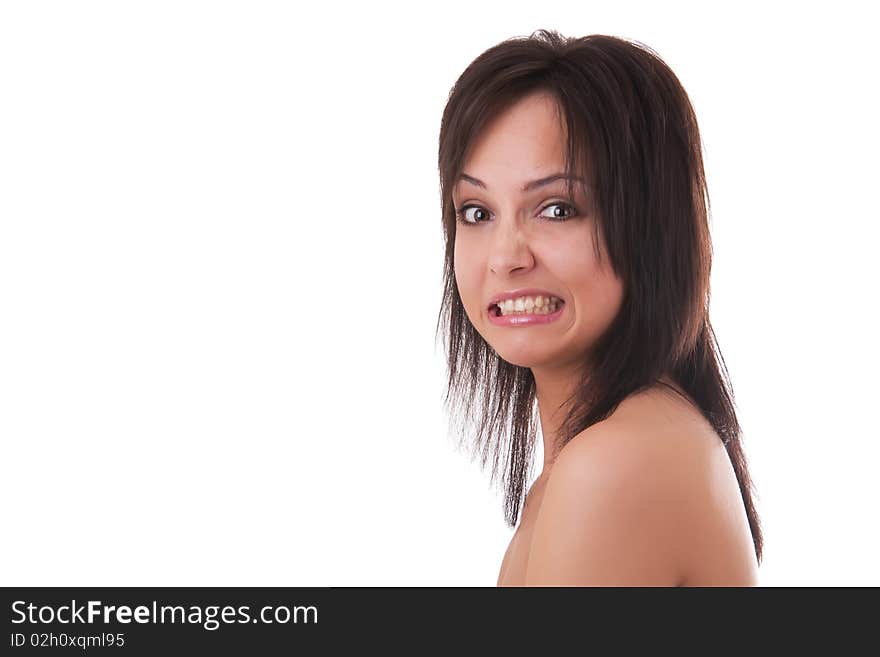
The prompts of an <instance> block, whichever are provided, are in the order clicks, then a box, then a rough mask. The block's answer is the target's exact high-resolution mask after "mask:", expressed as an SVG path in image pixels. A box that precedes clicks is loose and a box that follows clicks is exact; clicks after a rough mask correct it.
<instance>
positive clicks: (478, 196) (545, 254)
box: [452, 93, 623, 367]
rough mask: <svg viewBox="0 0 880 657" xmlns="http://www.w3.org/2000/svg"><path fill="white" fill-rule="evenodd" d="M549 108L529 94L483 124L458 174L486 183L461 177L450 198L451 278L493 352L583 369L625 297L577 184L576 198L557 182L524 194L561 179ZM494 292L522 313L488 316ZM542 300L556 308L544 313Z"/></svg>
mask: <svg viewBox="0 0 880 657" xmlns="http://www.w3.org/2000/svg"><path fill="white" fill-rule="evenodd" d="M555 107H556V106H555V101H554V99H553V98H552V97H551V96H549V95H547V94H545V93H535V94H532V95H530V96H527V97H524V98H523V99H521V100H520V101H518V102H517V103H516V104H514V105H512V106H511V107H510V108H509V109H508V110H506V111H505V112H504V113H502V114H501V115H499V116H498V117H497V118H496V119H495V120H494V121H492V122H491V123H489V124H488V125H487V126H486V128H485V129H484V130H483V131H482V133H481V134H480V135H479V136H478V138H477V140H476V141H475V142H474V144H473V146H472V149H471V151H470V154H469V155H468V159H467V160H466V161H465V163H464V174H465V176H467V177H469V178H472V179H476V180H477V181H479V182H482V183H483V184H484V185H485V186H481V185H480V184H479V182H474V181H473V180H468V178H466V177H465V176H463V177H462V179H460V180H459V181H458V183H457V185H456V186H455V187H454V188H453V192H452V200H453V203H454V204H455V208H456V210H457V211H458V212H460V216H459V217H458V223H457V225H456V233H455V281H456V284H457V285H458V291H459V294H460V296H461V299H462V301H463V303H464V308H465V311H466V312H467V315H468V317H469V318H470V321H471V323H472V324H473V325H474V327H475V328H476V330H477V331H478V332H479V333H480V335H481V336H483V338H484V339H485V340H486V342H487V343H488V344H489V345H490V346H491V347H492V348H493V349H494V350H495V351H496V352H497V353H498V355H499V356H501V358H503V359H504V360H506V361H508V362H510V363H513V364H514V365H519V366H521V367H557V366H565V365H573V364H579V363H583V362H584V360H585V359H586V358H588V354H589V352H590V350H591V349H592V345H593V344H594V343H595V341H596V340H597V339H598V338H599V337H600V336H601V335H602V333H603V332H604V331H605V329H606V328H607V327H608V326H609V325H610V323H611V322H612V321H613V319H614V317H615V316H616V315H617V312H618V310H619V308H620V305H621V301H622V298H623V284H622V282H621V281H620V280H619V279H618V278H617V277H615V276H614V274H613V272H612V271H611V268H610V264H609V263H608V258H607V254H606V253H605V245H604V243H603V244H600V248H601V249H602V251H603V258H602V261H601V263H600V261H599V259H597V257H596V253H595V249H594V245H593V225H594V222H596V217H595V216H594V215H593V210H592V208H591V205H592V203H591V199H590V198H588V197H587V196H584V192H583V191H582V190H581V189H580V187H576V189H577V193H578V194H579V196H578V197H576V198H569V197H567V196H566V188H565V180H564V179H563V178H559V179H557V180H555V181H553V182H550V183H547V184H543V185H539V186H534V187H532V188H530V189H528V190H527V191H522V188H523V187H524V186H525V185H526V184H527V183H529V182H532V181H535V180H539V179H542V178H546V177H548V176H553V175H555V174H562V175H564V173H565V147H566V145H565V141H564V139H565V135H564V133H563V132H562V127H561V125H560V123H559V119H558V118H557V114H556V109H555ZM588 189H589V188H588ZM462 221H466V222H469V223H461V222H462ZM528 289H531V292H529V290H528ZM522 290H526V294H525V295H523V294H522V293H521V291H522ZM499 294H501V295H510V294H512V296H513V297H514V298H516V297H520V299H522V297H523V296H525V297H526V298H530V299H531V301H528V300H523V304H522V306H521V308H522V309H523V310H524V312H525V314H521V315H516V314H512V315H510V316H503V317H495V315H496V313H497V312H498V310H497V309H496V308H495V307H494V306H492V307H491V310H490V304H491V302H492V301H493V297H495V296H496V295H499ZM548 295H549V296H552V297H556V298H558V299H559V300H561V301H562V304H561V305H558V306H553V305H551V306H550V308H551V309H553V308H554V307H555V308H557V310H556V312H552V313H550V314H542V313H545V312H546V309H547V307H548V299H547V297H548ZM538 296H540V297H542V298H541V299H540V300H538V299H537V297H538ZM533 304H540V307H538V306H537V305H533ZM516 308H517V305H516V303H515V302H514V307H513V309H511V311H512V312H515V311H516ZM548 320H549V321H548Z"/></svg>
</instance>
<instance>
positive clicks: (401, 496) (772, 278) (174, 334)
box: [0, 0, 880, 586]
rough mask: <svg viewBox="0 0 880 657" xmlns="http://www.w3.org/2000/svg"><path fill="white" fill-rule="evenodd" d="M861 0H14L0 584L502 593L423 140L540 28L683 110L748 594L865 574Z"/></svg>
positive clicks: (871, 385)
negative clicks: (446, 320)
mask: <svg viewBox="0 0 880 657" xmlns="http://www.w3.org/2000/svg"><path fill="white" fill-rule="evenodd" d="M719 4H720V3H719ZM863 5H864V6H867V5H868V3H852V4H846V3H840V2H838V3H834V4H833V5H829V7H831V8H825V7H821V6H819V5H807V4H806V3H790V4H783V3H766V2H762V3H756V4H754V5H751V6H749V5H745V4H743V3H737V4H735V5H726V6H725V7H724V8H723V9H718V8H716V3H699V4H697V3H693V4H692V5H684V4H677V3H671V2H663V3H653V2H652V3H644V4H638V5H636V4H633V3H627V2H615V3H609V2H549V1H542V2H538V3H535V2H529V3H518V2H504V3H474V2H464V3H452V2H444V3H437V4H435V5H434V6H433V7H432V8H425V7H422V6H419V8H418V9H416V8H415V6H414V5H407V4H403V3H401V4H400V5H399V6H397V5H391V4H380V3H375V2H372V3H350V4H347V5H340V4H334V3H293V2H284V3H281V2H277V3H276V2H253V1H249V2H244V1H241V2H156V1H155V0H153V1H151V2H39V3H37V2H6V3H3V4H2V5H0V7H2V8H0V441H2V455H0V500H2V502H0V505H2V512H0V513H2V515H0V526H2V540H0V584H3V585H96V586H97V585H181V586H186V585H217V586H219V585H267V586H268V585H304V586H324V585H449V584H455V585H477V586H484V585H485V586H493V585H494V584H495V581H496V578H497V575H498V569H499V566H500V563H501V558H502V555H503V552H504V549H505V548H506V546H507V542H508V541H509V539H510V536H511V534H512V531H513V530H512V529H510V528H508V527H507V526H506V525H505V524H504V522H503V516H502V506H501V503H502V496H501V491H500V489H496V488H492V487H490V483H489V479H488V474H487V473H483V472H481V471H480V469H479V467H478V464H477V463H476V462H473V463H472V462H470V461H469V459H468V458H467V456H466V455H465V454H463V453H457V452H456V451H455V448H454V442H453V438H452V437H451V436H450V435H449V434H448V433H447V423H446V422H447V421H446V417H445V415H444V414H443V410H442V403H441V400H442V393H443V383H444V377H445V365H444V358H443V353H442V347H441V345H440V343H439V342H438V343H437V344H436V346H435V342H434V326H435V321H436V317H437V312H438V310H439V303H440V291H441V288H440V280H441V270H442V254H443V251H442V248H443V247H442V234H441V229H440V216H439V212H440V197H439V181H438V177H437V138H438V133H439V124H440V116H441V113H442V110H443V106H444V103H445V101H446V97H447V94H448V92H449V89H450V87H451V86H452V84H453V83H454V81H455V79H456V78H457V77H458V75H459V74H460V73H461V72H462V70H463V69H464V67H465V66H466V65H467V64H468V63H469V62H470V61H471V60H472V59H473V58H474V57H476V56H477V55H478V54H480V53H481V52H482V51H483V50H485V49H487V48H488V47H490V46H492V45H494V44H496V43H497V42H499V41H501V40H502V39H505V38H508V37H511V36H524V35H527V34H529V33H531V32H532V31H534V30H536V29H538V28H541V27H546V28H554V29H557V30H559V31H561V32H562V33H563V34H565V35H572V36H583V35H587V34H593V33H603V34H612V35H615V36H622V37H627V38H632V39H636V40H638V41H641V42H643V43H645V44H647V45H649V46H650V47H652V48H653V49H655V50H656V51H657V52H658V53H659V54H660V56H661V57H663V59H664V60H665V61H666V62H667V63H668V64H669V65H670V66H671V67H672V69H673V70H674V71H675V72H676V74H677V75H678V77H679V78H680V80H681V81H682V83H683V84H684V86H685V89H686V90H687V91H688V93H689V95H690V98H691V100H692V102H693V104H694V106H695V109H696V112H697V117H698V120H699V122H700V128H701V131H702V135H703V140H704V144H705V154H704V155H705V164H706V170H707V176H708V182H709V193H710V198H711V201H712V229H713V237H714V250H715V264H714V269H713V278H712V319H713V323H714V325H715V328H716V331H717V334H718V338H719V340H720V343H721V347H722V351H723V354H724V357H725V359H726V362H727V365H728V367H729V370H730V373H731V376H732V379H733V383H734V390H735V393H736V400H737V407H738V409H739V413H740V420H741V421H742V423H743V425H744V428H745V430H746V435H745V438H744V444H745V448H746V451H747V455H748V456H749V458H750V462H751V468H752V475H753V477H754V479H755V482H756V485H757V491H758V499H757V503H758V508H759V512H760V514H761V518H762V521H763V525H764V531H765V540H766V547H765V560H764V563H763V565H762V567H761V571H760V573H761V575H760V576H761V581H762V584H765V585H769V586H775V585H807V584H810V585H863V584H865V585H866V584H870V585H875V586H876V585H880V565H878V561H877V558H876V557H877V554H880V534H878V528H877V511H876V507H877V503H878V501H880V495H878V484H877V478H878V477H877V467H878V466H877V464H878V460H880V459H878V457H880V447H878V442H877V441H878V430H877V423H876V415H875V412H876V396H877V385H876V381H877V379H876V372H877V365H878V353H877V352H878V349H877V346H876V339H877V334H878V331H877V313H876V310H875V304H876V293H875V292H874V286H875V285H874V284H875V282H876V276H875V262H876V255H875V254H876V249H877V242H876V240H875V238H876V237H877V235H878V232H877V230H876V225H877V222H878V220H880V216H878V210H877V208H878V202H877V198H876V189H877V174H878V171H877V165H876V153H877V152H878V146H880V144H878V134H877V133H878V130H877V116H878V115H880V111H878V106H877V105H878V103H877V101H876V96H875V89H876V48H875V47H874V46H873V45H872V40H873V39H874V34H872V33H871V32H870V31H869V21H868V20H867V19H868V15H867V14H866V13H865V10H862V9H860V8H861V7H862V6H863ZM538 458H540V451H539V452H538ZM536 474H537V471H533V476H534V475H536Z"/></svg>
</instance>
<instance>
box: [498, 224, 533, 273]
mask: <svg viewBox="0 0 880 657" xmlns="http://www.w3.org/2000/svg"><path fill="white" fill-rule="evenodd" d="M496 222H497V223H496V224H495V226H494V228H495V230H494V231H493V234H492V238H491V241H490V244H489V269H491V271H492V273H494V274H500V275H505V274H508V273H510V272H512V271H514V270H515V269H521V268H530V267H531V266H532V265H534V256H533V254H532V251H531V249H530V248H529V244H528V240H527V239H526V236H525V235H524V234H523V232H522V230H521V229H520V228H519V227H518V226H517V225H516V222H513V221H510V222H507V223H506V225H505V222H504V221H497V220H496Z"/></svg>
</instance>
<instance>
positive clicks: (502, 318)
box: [489, 303, 565, 326]
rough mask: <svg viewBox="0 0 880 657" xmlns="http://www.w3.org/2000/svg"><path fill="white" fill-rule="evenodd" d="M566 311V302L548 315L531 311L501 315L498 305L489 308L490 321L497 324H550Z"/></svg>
mask: <svg viewBox="0 0 880 657" xmlns="http://www.w3.org/2000/svg"><path fill="white" fill-rule="evenodd" d="M564 311H565V303H562V305H561V307H560V308H559V309H558V310H556V311H554V312H552V313H548V314H546V315H533V314H531V313H513V314H510V315H500V314H496V313H498V312H499V311H498V306H492V307H491V308H489V321H490V322H491V323H492V324H494V325H495V326H534V325H536V324H549V323H550V322H554V321H556V320H557V319H559V317H560V315H562V313H563V312H564Z"/></svg>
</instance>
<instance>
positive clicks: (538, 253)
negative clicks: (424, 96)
mask: <svg viewBox="0 0 880 657" xmlns="http://www.w3.org/2000/svg"><path fill="white" fill-rule="evenodd" d="M439 169H440V177H441V192H442V204H443V208H442V210H443V228H444V235H445V242H446V254H445V267H444V285H445V289H444V297H443V304H442V308H441V313H440V317H439V321H440V322H442V325H443V327H444V344H445V347H446V351H447V356H448V364H449V380H448V390H447V397H446V406H447V408H448V409H449V410H450V411H451V416H452V418H453V419H457V420H459V421H461V422H463V423H467V422H470V423H472V424H473V426H474V431H470V432H469V431H468V430H467V429H462V435H475V436H476V438H475V441H474V443H473V446H474V448H475V449H476V450H477V451H479V452H480V454H481V457H482V465H483V466H484V467H485V465H486V462H487V460H488V459H489V458H490V457H491V459H492V479H493V481H494V479H495V476H496V474H497V472H498V471H499V470H503V474H504V483H505V510H506V520H507V522H508V524H509V525H510V526H511V527H512V526H514V525H516V523H517V520H518V519H519V525H518V527H517V529H516V531H515V533H514V535H513V538H512V540H511V542H510V545H509V547H508V549H507V552H506V554H505V555H504V559H503V562H502V565H501V571H500V573H499V577H498V584H499V585H587V586H594V585H632V586H750V585H757V583H758V581H757V570H758V564H759V563H760V560H761V550H762V535H761V529H760V523H759V518H758V514H757V511H756V509H755V505H754V503H753V501H752V484H751V481H750V478H749V473H748V466H747V462H746V458H745V455H744V453H743V450H742V445H741V440H740V434H741V430H740V426H739V424H738V422H737V418H736V414H735V410H734V401H733V394H732V390H731V387H730V381H729V376H728V374H727V372H726V368H724V365H723V363H724V361H723V358H722V357H721V353H720V350H718V347H717V344H716V342H715V336H714V333H713V330H712V326H711V324H710V322H709V314H708V307H709V274H710V268H711V255H712V250H711V249H712V247H711V241H710V235H709V228H708V211H709V200H708V193H707V191H706V185H705V178H704V173H703V164H702V154H701V145H700V137H699V131H698V128H697V122H696V118H695V116H694V112H693V109H692V107H691V104H690V101H689V100H688V97H687V94H686V93H685V91H684V89H683V88H682V86H681V84H680V83H679V81H678V79H677V78H676V76H675V75H674V74H673V73H672V71H671V70H670V69H669V68H668V67H667V66H666V65H665V64H664V63H663V62H662V61H661V60H660V58H659V57H658V56H657V55H656V54H655V53H653V51H651V50H650V49H648V48H647V47H645V46H643V45H642V44H638V43H637V42H628V41H625V40H622V39H618V38H614V37H608V36H602V35H593V36H589V37H585V38H580V39H566V38H564V37H562V36H561V35H560V34H558V33H557V32H555V31H547V30H539V31H538V32H536V33H534V34H533V35H532V36H531V37H528V38H515V39H510V40H507V41H505V42H502V43H501V44H498V45H497V46H495V47H493V48H491V49H489V50H488V51H486V52H485V53H483V54H482V55H480V56H479V57H478V58H477V59H476V60H474V61H473V62H472V63H471V64H470V65H469V66H468V67H467V69H466V70H465V71H464V73H463V74H462V75H461V77H460V78H459V79H458V80H457V81H456V83H455V85H454V87H453V89H452V91H451V93H450V95H449V99H448V102H447V105H446V108H445V110H444V113H443V118H442V123H441V129H440V149H439ZM438 327H439V323H438ZM722 368H724V369H723V374H722ZM538 421H540V428H541V435H542V439H543V447H544V459H543V470H542V472H541V474H540V475H539V476H538V477H537V479H535V481H534V483H533V485H532V486H531V488H530V490H529V491H528V494H527V495H526V496H525V500H523V493H524V490H525V486H526V478H527V475H528V473H529V471H530V468H531V465H532V456H533V448H534V444H535V436H536V431H537V422H538ZM520 511H522V516H521V517H519V516H520Z"/></svg>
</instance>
